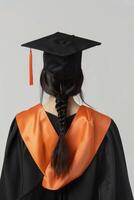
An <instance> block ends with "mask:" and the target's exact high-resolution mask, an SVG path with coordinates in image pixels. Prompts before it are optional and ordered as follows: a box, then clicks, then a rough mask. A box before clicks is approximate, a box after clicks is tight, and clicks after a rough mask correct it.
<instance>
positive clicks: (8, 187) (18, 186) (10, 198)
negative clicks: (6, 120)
mask: <svg viewBox="0 0 134 200" xmlns="http://www.w3.org/2000/svg"><path fill="white" fill-rule="evenodd" d="M21 156H22V153H21V147H20V138H19V134H18V127H17V123H16V118H14V119H13V121H12V123H11V125H10V128H9V133H8V137H7V141H6V147H5V152H4V160H3V166H2V171H1V177H0V199H1V200H15V199H17V197H18V195H19V194H20V193H21V190H22V177H23V174H22V163H21V161H22V159H21Z"/></svg>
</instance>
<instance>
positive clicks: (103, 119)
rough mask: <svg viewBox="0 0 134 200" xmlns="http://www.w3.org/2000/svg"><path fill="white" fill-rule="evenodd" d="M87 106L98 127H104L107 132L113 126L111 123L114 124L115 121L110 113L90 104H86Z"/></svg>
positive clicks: (95, 125)
mask: <svg viewBox="0 0 134 200" xmlns="http://www.w3.org/2000/svg"><path fill="white" fill-rule="evenodd" d="M86 107H87V109H88V111H89V112H90V116H91V119H92V122H93V124H94V127H95V128H96V129H103V130H105V132H106V131H107V130H108V129H109V128H110V127H111V125H113V122H114V121H113V118H112V117H111V116H110V115H108V114H106V113H105V112H102V111H100V110H98V109H95V108H93V107H89V106H86Z"/></svg>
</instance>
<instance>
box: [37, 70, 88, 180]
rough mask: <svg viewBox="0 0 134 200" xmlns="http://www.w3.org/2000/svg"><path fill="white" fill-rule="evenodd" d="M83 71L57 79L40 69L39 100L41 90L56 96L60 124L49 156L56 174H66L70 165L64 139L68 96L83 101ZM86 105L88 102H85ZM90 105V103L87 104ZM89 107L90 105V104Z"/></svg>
mask: <svg viewBox="0 0 134 200" xmlns="http://www.w3.org/2000/svg"><path fill="white" fill-rule="evenodd" d="M82 83H83V72H82V69H81V68H80V69H79V70H78V73H77V74H75V76H74V77H73V78H68V79H65V80H58V79H56V77H55V76H54V74H52V73H50V72H49V71H45V69H44V68H43V69H42V72H41V75H40V84H41V87H42V94H41V102H42V99H43V92H44V91H45V92H46V93H48V94H49V95H52V96H55V97H56V104H55V108H56V110H57V112H58V119H59V125H60V133H59V139H58V142H57V144H56V147H55V149H54V151H53V154H52V157H51V166H52V167H53V168H54V170H55V173H56V175H57V176H61V175H64V174H66V173H67V172H68V171H69V166H70V153H69V148H68V145H67V142H66V139H65V137H64V136H65V133H66V126H67V124H66V113H67V105H68V97H69V96H75V95H78V94H79V95H80V98H81V100H82V101H83V102H84V103H85V104H87V103H86V102H85V101H84V98H83V92H82V89H81V87H82ZM87 105H88V104H87ZM88 106H90V105H88ZM90 107H91V106H90Z"/></svg>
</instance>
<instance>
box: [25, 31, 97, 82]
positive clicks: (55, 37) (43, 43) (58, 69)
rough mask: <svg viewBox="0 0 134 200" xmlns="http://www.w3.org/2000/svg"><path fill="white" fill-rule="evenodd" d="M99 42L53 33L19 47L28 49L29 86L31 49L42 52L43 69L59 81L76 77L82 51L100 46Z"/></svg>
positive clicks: (31, 68) (31, 79)
mask: <svg viewBox="0 0 134 200" xmlns="http://www.w3.org/2000/svg"><path fill="white" fill-rule="evenodd" d="M100 44H101V43H100V42H97V41H94V40H90V39H86V38H82V37H78V36H76V35H70V34H66V33H63V32H55V33H53V34H51V35H47V36H45V37H42V38H40V39H36V40H33V41H30V42H27V43H25V44H21V46H24V47H29V48H30V52H29V85H33V67H32V49H38V50H41V51H43V61H44V69H45V70H46V71H48V72H49V73H53V74H54V76H55V77H56V78H57V79H59V80H62V79H67V78H71V77H73V76H75V75H77V73H76V72H78V71H79V69H80V68H81V57H82V50H84V49H87V48H91V47H94V46H96V45H100Z"/></svg>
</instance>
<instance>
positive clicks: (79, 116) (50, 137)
mask: <svg viewBox="0 0 134 200" xmlns="http://www.w3.org/2000/svg"><path fill="white" fill-rule="evenodd" d="M16 121H17V125H18V128H19V131H20V134H21V137H22V139H23V141H24V143H25V145H26V147H27V148H28V150H29V152H30V154H31V156H32V158H33V160H34V161H35V163H36V165H37V167H38V168H39V169H40V170H41V172H42V173H43V174H44V177H43V180H42V186H43V187H44V188H47V189H51V190H56V189H59V188H61V187H63V186H65V185H66V184H68V183H69V182H71V181H72V180H74V179H76V178H77V177H79V176H80V175H82V173H83V172H84V171H85V169H86V168H87V167H88V165H89V164H90V162H91V161H92V159H93V157H94V156H95V154H96V152H97V150H98V148H99V146H100V144H101V142H102V140H103V138H104V136H105V134H106V132H107V130H108V128H109V125H110V122H111V118H110V117H109V116H107V115H104V114H102V113H100V112H98V111H96V110H95V109H92V108H90V107H87V106H85V105H80V107H79V109H78V111H77V113H76V115H75V116H74V118H73V120H72V123H71V125H70V127H69V129H68V131H67V133H66V134H65V137H66V140H67V142H68V145H69V148H70V153H71V158H72V162H71V168H70V171H69V173H68V174H67V175H65V176H64V177H62V178H57V177H56V176H55V175H54V171H53V168H52V167H51V165H50V158H51V155H52V152H53V150H54V147H55V145H56V143H57V141H58V137H59V136H58V134H57V133H56V131H55V129H54V127H53V125H52V124H51V122H50V120H49V118H48V116H47V113H46V112H45V109H44V107H43V105H42V104H40V103H39V104H37V105H34V106H33V107H31V108H29V109H27V110H24V111H22V112H20V113H18V114H17V115H16Z"/></svg>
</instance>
